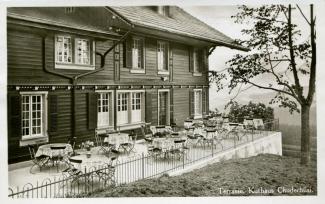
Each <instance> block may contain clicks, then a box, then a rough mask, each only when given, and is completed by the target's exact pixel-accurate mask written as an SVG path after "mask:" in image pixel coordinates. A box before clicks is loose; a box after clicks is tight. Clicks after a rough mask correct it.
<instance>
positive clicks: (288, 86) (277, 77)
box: [266, 49, 298, 99]
mask: <svg viewBox="0 0 325 204" xmlns="http://www.w3.org/2000/svg"><path fill="white" fill-rule="evenodd" d="M266 52H267V55H268V58H269V61H270V67H271V73H272V74H273V75H274V76H275V78H276V80H277V82H278V84H279V85H282V86H285V87H287V88H288V89H289V90H290V92H291V94H292V96H293V97H294V98H295V99H298V97H297V96H296V94H295V92H294V90H293V89H292V88H291V87H290V85H289V84H287V83H284V82H283V81H281V79H280V77H279V76H278V75H277V74H276V73H275V71H274V68H275V67H276V66H278V65H279V64H280V63H281V61H280V62H278V63H277V64H276V65H275V66H273V64H272V62H271V55H270V52H269V50H268V49H266Z"/></svg>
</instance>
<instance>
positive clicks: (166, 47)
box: [164, 42, 169, 70]
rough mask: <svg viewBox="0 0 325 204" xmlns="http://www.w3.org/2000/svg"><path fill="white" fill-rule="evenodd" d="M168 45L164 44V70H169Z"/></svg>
mask: <svg viewBox="0 0 325 204" xmlns="http://www.w3.org/2000/svg"><path fill="white" fill-rule="evenodd" d="M168 57H169V44H168V43H167V42H166V43H165V56H164V58H165V60H164V67H165V68H166V70H169V59H168Z"/></svg>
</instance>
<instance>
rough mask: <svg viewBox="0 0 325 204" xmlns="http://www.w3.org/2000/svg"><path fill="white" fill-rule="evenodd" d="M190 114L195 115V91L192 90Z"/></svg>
mask: <svg viewBox="0 0 325 204" xmlns="http://www.w3.org/2000/svg"><path fill="white" fill-rule="evenodd" d="M190 115H191V116H194V91H193V90H190Z"/></svg>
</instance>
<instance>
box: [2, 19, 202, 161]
mask: <svg viewBox="0 0 325 204" xmlns="http://www.w3.org/2000/svg"><path fill="white" fill-rule="evenodd" d="M27 30H28V32H26V29H25V27H23V26H18V25H9V27H8V32H7V46H8V85H11V86H21V85H69V84H70V83H71V82H70V80H69V79H65V78H62V77H59V76H55V75H52V74H49V73H46V72H44V70H43V61H42V60H43V53H42V36H40V35H39V33H40V32H42V30H39V29H36V28H33V29H31V28H28V29H27ZM56 33H57V32H53V31H47V32H46V37H45V65H46V66H47V68H48V69H51V70H55V71H59V72H61V73H65V74H68V75H70V76H73V75H76V74H80V73H85V72H87V71H81V70H58V69H54V57H55V54H54V52H55V50H54V36H55V34H56ZM90 37H91V36H90ZM94 39H97V38H95V37H94ZM112 44H113V40H109V39H106V40H103V39H100V40H98V39H97V42H96V51H97V52H100V53H104V52H105V51H106V50H107V49H108V48H110V47H111V46H112ZM169 45H170V49H171V52H172V56H171V57H172V59H173V69H172V71H173V73H172V75H173V78H172V80H171V81H169V80H167V81H162V80H161V75H158V73H157V40H156V39H152V38H145V74H132V73H130V70H129V69H127V68H124V67H123V49H122V48H123V46H122V45H120V50H121V54H120V67H121V68H120V70H119V72H115V71H116V70H114V63H113V52H111V53H109V54H108V55H107V58H106V63H105V69H104V71H101V72H98V73H96V74H93V75H91V76H87V77H84V78H81V79H80V80H78V84H80V85H122V84H128V85H192V86H193V85H200V86H202V85H208V81H207V73H203V75H202V76H195V77H194V76H193V75H192V73H191V72H190V70H189V60H190V57H189V56H190V55H189V53H190V52H189V49H190V47H189V46H187V45H182V44H179V43H173V42H169ZM99 62H100V59H99V57H98V56H96V67H99ZM114 73H115V74H114ZM116 73H120V76H119V77H118V78H119V79H118V78H117V77H116V76H115V75H116ZM92 91H93V90H92ZM89 92H90V90H79V91H77V98H76V102H77V107H76V110H77V112H76V127H77V128H76V130H77V132H76V134H77V137H78V139H77V140H78V141H77V142H78V143H80V142H81V141H85V140H87V139H93V137H94V130H91V129H89V128H88V115H87V114H88V112H87V111H88V105H87V97H88V96H87V94H88V93H89ZM146 92H148V93H150V94H151V104H150V109H151V116H150V118H151V122H152V124H153V125H156V124H158V90H157V89H155V88H154V89H147V90H146ZM18 93H19V91H13V90H9V89H8V99H9V98H10V96H12V95H19V94H18ZM171 93H172V94H173V95H172V98H173V104H172V105H173V116H174V119H176V120H175V121H176V122H177V125H179V126H182V125H183V121H184V119H185V118H187V117H188V116H189V115H190V108H189V107H190V104H189V97H190V96H189V89H188V88H175V89H174V90H173V91H172V92H171ZM48 95H49V96H50V95H56V96H57V127H56V131H50V132H49V142H67V141H68V138H69V137H70V136H71V134H72V129H71V113H72V111H71V100H72V99H71V90H68V89H64V90H60V89H57V90H49V91H48ZM8 104H10V102H8ZM8 109H10V107H8ZM147 112H148V111H147ZM147 112H146V116H147V114H148V113H147ZM8 114H10V111H8ZM8 123H10V121H9V119H8ZM8 128H9V129H8V133H9V134H8V142H9V144H8V148H9V162H10V163H12V162H17V161H21V160H25V159H27V158H28V151H27V148H26V147H19V140H20V138H19V137H15V136H12V135H10V133H11V131H12V130H11V128H12V126H11V124H8Z"/></svg>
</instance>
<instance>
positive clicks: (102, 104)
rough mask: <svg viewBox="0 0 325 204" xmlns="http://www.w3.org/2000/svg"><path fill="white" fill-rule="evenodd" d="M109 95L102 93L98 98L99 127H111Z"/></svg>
mask: <svg viewBox="0 0 325 204" xmlns="http://www.w3.org/2000/svg"><path fill="white" fill-rule="evenodd" d="M109 97H110V94H109V93H100V94H99V96H98V115H97V127H107V126H109V122H110V121H109V101H110V99H109Z"/></svg>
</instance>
